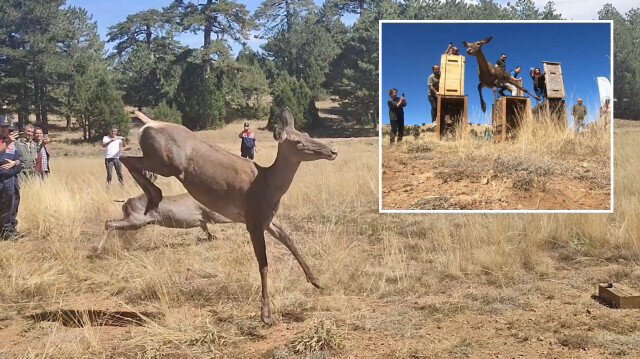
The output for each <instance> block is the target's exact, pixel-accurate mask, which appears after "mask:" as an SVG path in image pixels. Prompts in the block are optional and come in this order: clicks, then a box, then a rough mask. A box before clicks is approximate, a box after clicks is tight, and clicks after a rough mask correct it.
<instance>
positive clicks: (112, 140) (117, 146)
mask: <svg viewBox="0 0 640 359" xmlns="http://www.w3.org/2000/svg"><path fill="white" fill-rule="evenodd" d="M102 148H104V166H105V167H106V168H107V185H109V184H111V179H112V173H113V168H114V167H115V169H116V175H117V176H118V181H120V185H123V186H124V179H123V178H122V165H121V164H120V155H122V151H124V150H126V148H125V143H124V138H123V137H122V136H118V128H117V127H115V126H114V127H112V128H111V131H109V134H108V135H107V136H104V137H103V138H102Z"/></svg>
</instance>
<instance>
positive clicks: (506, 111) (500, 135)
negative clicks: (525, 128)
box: [491, 96, 531, 142]
mask: <svg viewBox="0 0 640 359" xmlns="http://www.w3.org/2000/svg"><path fill="white" fill-rule="evenodd" d="M530 120H531V100H530V99H529V97H523V96H504V97H500V98H499V99H498V100H497V101H496V103H494V104H493V105H492V106H491V122H492V125H493V141H494V142H500V141H506V140H507V139H509V138H512V137H513V136H514V134H515V130H516V129H517V128H518V127H519V126H520V124H521V123H522V121H530Z"/></svg>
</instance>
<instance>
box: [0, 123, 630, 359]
mask: <svg viewBox="0 0 640 359" xmlns="http://www.w3.org/2000/svg"><path fill="white" fill-rule="evenodd" d="M255 127H256V125H254V128H255ZM238 131H239V126H238V125H237V124H234V125H230V126H227V127H226V128H223V129H221V130H217V131H204V132H200V133H199V134H198V136H201V137H202V138H203V139H206V140H208V141H212V142H215V143H218V144H220V145H221V146H223V147H224V148H226V149H228V150H230V151H233V152H238V150H239V149H238V146H239V144H238V141H237V138H236V136H237V132H238ZM257 136H258V150H259V152H258V154H257V158H256V160H257V162H258V163H259V164H261V165H268V164H270V163H271V161H272V160H273V159H274V157H275V153H276V146H275V141H273V140H272V138H271V136H270V134H268V133H266V132H258V133H257ZM638 136H640V126H638V125H637V124H636V123H630V122H624V121H620V122H617V123H616V131H615V198H616V200H615V213H614V214H565V215H562V214H529V215H519V214H491V215H489V214H463V215H443V214H430V215H415V214H412V215H407V214H404V215H383V214H378V210H377V208H378V199H377V197H378V174H377V169H378V159H377V157H378V156H377V150H378V140H377V138H359V139H331V140H329V139H327V140H326V141H327V142H333V144H334V146H335V147H336V148H337V149H338V151H339V156H338V158H337V160H335V161H333V162H328V161H316V162H310V163H303V164H302V166H301V167H300V170H299V172H298V174H297V176H296V177H295V179H294V181H293V184H292V186H291V188H290V190H289V192H288V193H287V194H286V195H285V196H284V198H283V201H282V205H281V209H280V212H279V218H280V219H281V221H282V222H283V224H284V225H285V227H286V228H287V229H288V230H289V232H290V234H291V235H292V237H294V239H295V241H296V242H297V244H298V246H299V248H300V250H301V251H302V253H303V254H304V255H305V256H306V258H307V259H308V262H309V265H310V266H311V267H312V269H313V270H314V271H315V273H316V274H317V275H318V276H319V277H320V280H321V282H322V284H323V285H324V289H322V290H317V289H315V288H314V287H313V286H311V285H310V284H308V283H307V282H306V281H305V278H304V275H303V273H302V271H301V270H300V268H299V266H298V264H297V263H296V262H295V260H294V258H293V256H291V255H290V254H289V253H288V251H287V250H286V249H285V248H284V247H283V246H282V245H280V243H278V242H277V241H275V240H273V239H267V246H268V247H267V252H268V255H269V261H270V275H269V281H270V292H271V299H272V301H273V307H272V309H273V310H274V319H275V324H274V325H273V326H270V327H267V326H264V325H262V323H261V321H260V317H259V295H260V293H259V290H260V289H259V284H260V280H259V273H258V270H257V265H256V260H255V258H254V255H253V250H252V247H251V244H250V240H249V236H248V234H247V232H246V230H245V229H244V228H243V226H242V225H240V224H231V225H218V226H210V229H211V230H212V231H213V233H214V234H215V235H216V236H217V237H218V239H217V240H214V241H212V242H206V241H202V239H203V238H204V234H203V233H202V232H201V231H200V230H199V229H192V230H173V229H165V228H158V227H147V228H145V229H143V230H140V231H138V232H137V233H135V234H127V235H122V236H121V237H120V238H113V239H112V240H111V241H110V245H109V246H108V250H107V251H106V253H105V255H103V256H102V257H97V258H94V257H91V256H88V253H89V252H88V251H87V248H88V247H89V246H90V245H91V244H94V243H96V242H97V241H99V240H100V239H101V238H102V236H104V235H105V233H104V229H103V228H104V221H105V220H107V219H112V218H116V217H119V216H120V209H119V207H120V204H119V203H115V202H114V201H113V200H114V199H123V198H125V197H128V196H132V195H137V194H139V193H141V191H140V189H139V188H138V187H137V186H136V185H135V184H134V183H133V181H132V179H131V177H130V176H129V175H128V174H127V176H126V185H125V187H124V188H122V189H121V188H119V187H118V186H117V185H115V186H113V187H112V188H111V189H109V190H108V189H107V188H106V187H105V185H104V168H103V161H102V159H101V157H100V150H99V148H98V147H96V146H86V145H83V146H77V147H74V146H73V145H71V144H68V143H64V142H60V143H59V145H58V150H57V153H54V155H55V158H54V160H53V162H52V167H53V172H52V175H51V176H50V178H49V179H48V180H47V181H45V182H31V183H26V184H24V185H23V187H22V205H21V208H20V215H19V221H20V224H19V230H20V231H21V232H22V233H24V234H25V237H24V238H22V239H21V240H20V241H18V242H1V243H0V358H278V359H284V358H515V357H524V358H539V357H545V358H594V357H629V358H636V357H638V356H639V355H640V321H638V316H639V315H640V311H638V310H615V309H610V308H607V307H605V306H602V305H601V304H599V303H598V302H596V301H595V300H593V299H592V298H591V297H590V295H591V294H592V292H593V290H594V287H593V285H594V283H598V282H603V281H608V280H610V279H612V280H615V281H616V282H621V283H625V284H627V285H629V286H632V287H635V288H640V266H638V265H637V263H638V260H639V259H640V242H639V241H640V236H639V235H640V217H639V216H638V213H639V210H640V198H639V197H640V184H639V183H640V182H638V181H637V177H636V176H637V175H638V168H640V155H639V154H638V151H637V143H636V141H637V139H638V138H639V137H638ZM596 145H601V144H596ZM407 146H410V144H409V143H407ZM451 146H454V144H451ZM52 147H53V148H54V149H55V148H56V144H55V143H54V144H53V145H52ZM132 147H133V151H135V150H136V144H135V142H134V143H133V144H132ZM65 151H66V152H65ZM63 152H65V153H67V156H65V155H64V154H63ZM159 185H160V186H161V187H162V188H163V189H164V191H165V193H166V194H173V193H180V192H182V191H183V190H182V189H181V186H180V185H179V183H177V182H176V181H175V180H168V179H160V180H159ZM267 238H270V237H267ZM58 309H62V310H66V311H67V312H66V313H67V316H66V317H67V319H65V318H60V317H55V316H47V315H43V314H42V313H43V312H46V311H55V310H58ZM89 310H94V311H97V310H100V311H104V312H117V311H127V312H131V313H133V314H135V313H138V314H139V315H141V317H143V318H144V319H143V320H142V322H143V323H142V324H143V325H124V326H114V325H103V326H98V325H89V324H90V323H91V322H96V321H98V322H99V320H95V317H96V314H95V313H96V312H90V311H89ZM38 314H40V315H38ZM69 317H70V318H71V319H68V318H69ZM43 319H48V320H43ZM96 324H99V323H96ZM102 324H105V323H104V322H103V323H102ZM107 324H108V323H107ZM111 324H114V323H111ZM116 324H119V325H123V324H126V323H116Z"/></svg>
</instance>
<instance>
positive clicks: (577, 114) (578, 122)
mask: <svg viewBox="0 0 640 359" xmlns="http://www.w3.org/2000/svg"><path fill="white" fill-rule="evenodd" d="M571 115H572V116H573V124H574V126H575V128H576V132H578V131H580V129H581V128H584V118H585V117H586V116H587V107H586V106H585V105H583V104H582V99H581V98H579V97H578V103H577V104H575V105H573V107H572V108H571Z"/></svg>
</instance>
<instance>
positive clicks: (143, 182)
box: [120, 156, 162, 215]
mask: <svg viewBox="0 0 640 359" xmlns="http://www.w3.org/2000/svg"><path fill="white" fill-rule="evenodd" d="M120 162H122V164H123V165H124V166H125V167H127V169H128V170H129V172H130V173H131V175H132V176H133V179H135V180H136V182H137V183H138V185H139V186H140V188H142V191H144V194H146V195H147V205H146V207H145V210H144V214H145V215H147V213H149V211H151V210H152V209H158V205H159V204H160V201H162V190H161V189H160V188H158V186H156V185H155V184H153V182H151V181H150V180H149V179H148V178H147V177H146V176H145V175H144V174H143V172H142V171H144V170H145V168H144V165H143V158H142V157H129V156H122V157H120Z"/></svg>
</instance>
